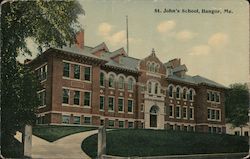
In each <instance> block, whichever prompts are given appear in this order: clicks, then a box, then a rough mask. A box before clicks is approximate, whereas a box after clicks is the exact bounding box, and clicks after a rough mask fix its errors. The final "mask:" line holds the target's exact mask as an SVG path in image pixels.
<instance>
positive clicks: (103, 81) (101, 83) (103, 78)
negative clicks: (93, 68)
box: [100, 72, 105, 86]
mask: <svg viewBox="0 0 250 159" xmlns="http://www.w3.org/2000/svg"><path fill="white" fill-rule="evenodd" d="M104 83H105V75H104V73H103V72H101V73H100V86H104Z"/></svg>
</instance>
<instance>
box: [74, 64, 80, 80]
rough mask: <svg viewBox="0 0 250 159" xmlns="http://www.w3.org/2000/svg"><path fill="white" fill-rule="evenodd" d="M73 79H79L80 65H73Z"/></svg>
mask: <svg viewBox="0 0 250 159" xmlns="http://www.w3.org/2000/svg"><path fill="white" fill-rule="evenodd" d="M74 78H75V79H80V65H74Z"/></svg>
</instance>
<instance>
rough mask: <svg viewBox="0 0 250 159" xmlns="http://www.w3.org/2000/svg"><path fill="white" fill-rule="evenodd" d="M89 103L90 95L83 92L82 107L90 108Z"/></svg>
mask: <svg viewBox="0 0 250 159" xmlns="http://www.w3.org/2000/svg"><path fill="white" fill-rule="evenodd" d="M90 101H91V93H90V92H84V103H83V105H84V106H88V107H90Z"/></svg>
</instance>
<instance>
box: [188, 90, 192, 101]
mask: <svg viewBox="0 0 250 159" xmlns="http://www.w3.org/2000/svg"><path fill="white" fill-rule="evenodd" d="M189 100H193V90H190V91H189Z"/></svg>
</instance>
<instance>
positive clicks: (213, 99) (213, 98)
mask: <svg viewBox="0 0 250 159" xmlns="http://www.w3.org/2000/svg"><path fill="white" fill-rule="evenodd" d="M211 101H215V94H214V92H212V97H211Z"/></svg>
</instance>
